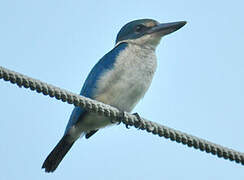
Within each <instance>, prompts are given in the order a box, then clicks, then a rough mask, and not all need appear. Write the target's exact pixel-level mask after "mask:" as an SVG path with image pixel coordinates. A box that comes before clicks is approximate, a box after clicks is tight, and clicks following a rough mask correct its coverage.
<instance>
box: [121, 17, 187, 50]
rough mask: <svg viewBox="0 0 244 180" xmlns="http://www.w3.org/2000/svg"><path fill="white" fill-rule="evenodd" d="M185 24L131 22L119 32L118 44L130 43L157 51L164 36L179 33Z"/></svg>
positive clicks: (149, 20) (146, 20) (150, 21)
mask: <svg viewBox="0 0 244 180" xmlns="http://www.w3.org/2000/svg"><path fill="white" fill-rule="evenodd" d="M185 24H186V21H179V22H171V23H159V22H157V21H155V20H153V19H139V20H135V21H131V22H129V23H127V24H126V25H124V26H123V27H122V28H121V30H120V31H119V33H118V35H117V38H116V44H118V43H121V42H128V43H134V44H137V45H139V46H143V47H149V48H153V49H155V48H156V47H157V45H158V44H159V42H160V40H161V38H162V37H163V36H165V35H167V34H170V33H172V32H174V31H177V30H178V29H180V28H181V27H183V26H184V25H185Z"/></svg>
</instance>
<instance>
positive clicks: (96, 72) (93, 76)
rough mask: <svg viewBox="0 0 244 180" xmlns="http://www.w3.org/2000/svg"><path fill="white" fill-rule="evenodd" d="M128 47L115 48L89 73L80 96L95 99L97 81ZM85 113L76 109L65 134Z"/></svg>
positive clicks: (122, 45)
mask: <svg viewBox="0 0 244 180" xmlns="http://www.w3.org/2000/svg"><path fill="white" fill-rule="evenodd" d="M127 46H128V44H127V43H121V44H119V45H118V46H116V47H115V48H113V49H112V50H111V51H110V52H108V53H107V54H105V55H104V56H103V57H102V58H101V59H100V60H99V61H98V63H97V64H96V65H95V66H94V67H93V68H92V70H91V72H90V73H89V75H88V77H87V78H86V81H85V83H84V85H83V87H82V89H81V92H80V95H82V96H85V97H88V98H93V97H94V90H95V89H96V88H97V80H99V79H100V77H101V76H102V74H103V73H104V72H105V71H107V70H109V69H111V68H112V67H113V65H114V63H115V61H116V57H117V56H118V55H119V54H120V53H121V51H123V50H124V49H125V48H126V47H127ZM84 113H85V110H84V109H82V108H81V107H75V108H74V109H73V112H72V114H71V116H70V119H69V122H68V124H67V126H66V129H65V134H66V133H67V131H68V130H69V128H70V127H71V126H73V125H74V124H75V123H77V121H78V120H81V119H82V118H81V116H82V115H83V114H84Z"/></svg>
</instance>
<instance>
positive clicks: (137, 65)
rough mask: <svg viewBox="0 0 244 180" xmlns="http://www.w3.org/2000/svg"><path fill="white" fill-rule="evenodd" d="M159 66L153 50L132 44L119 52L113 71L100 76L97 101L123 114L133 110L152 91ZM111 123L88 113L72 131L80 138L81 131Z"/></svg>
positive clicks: (96, 91) (106, 119)
mask: <svg viewBox="0 0 244 180" xmlns="http://www.w3.org/2000/svg"><path fill="white" fill-rule="evenodd" d="M156 66H157V63H156V55H155V52H154V50H152V49H144V48H141V47H140V46H138V45H134V44H129V45H128V47H127V48H126V49H125V50H123V51H122V52H120V54H119V55H118V57H117V58H116V62H115V64H114V66H113V68H111V69H110V70H108V71H106V72H104V74H103V75H101V77H100V79H99V80H98V82H97V85H96V87H97V88H96V89H95V91H94V94H96V95H95V97H94V99H96V100H98V101H101V102H103V103H106V104H109V105H112V106H114V107H117V108H118V109H120V110H121V111H127V112H130V111H132V109H133V108H134V107H135V105H136V104H137V103H138V101H139V100H140V99H141V98H142V97H143V96H144V94H145V92H146V91H147V89H148V88H149V86H150V84H151V81H152V78H153V75H154V72H155V70H156ZM109 124H111V123H110V119H108V118H106V117H103V116H99V115H97V114H95V113H89V114H87V115H86V116H85V117H84V118H83V120H82V121H81V122H80V123H78V126H77V127H74V130H72V131H74V132H73V134H77V135H75V136H76V137H78V136H79V135H80V133H81V132H89V131H90V130H95V129H99V128H102V127H104V126H107V125H109ZM75 129H76V130H75Z"/></svg>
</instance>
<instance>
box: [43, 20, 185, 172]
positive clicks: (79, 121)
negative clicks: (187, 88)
mask: <svg viewBox="0 0 244 180" xmlns="http://www.w3.org/2000/svg"><path fill="white" fill-rule="evenodd" d="M185 24H186V21H178V22H170V23H159V22H158V21H156V20H153V19H139V20H134V21H131V22H129V23H127V24H126V25H124V26H123V27H122V28H121V30H120V31H119V33H118V35H117V37H116V41H115V46H114V48H113V49H112V50H111V51H109V52H108V53H107V54H105V55H104V56H103V57H102V58H101V59H100V60H99V61H98V62H97V64H96V65H95V66H94V67H93V68H92V70H91V71H90V73H89V75H88V77H87V78H86V80H85V82H84V85H83V87H82V89H81V92H80V95H82V96H85V97H88V98H91V99H94V100H97V101H101V102H103V103H105V104H109V105H111V106H114V107H116V108H118V109H119V110H120V111H121V112H131V111H132V110H133V108H134V107H135V106H136V104H137V103H138V101H139V100H140V99H141V98H142V97H143V96H144V95H145V93H146V91H147V90H148V88H149V86H150V84H151V82H152V79H153V76H154V73H155V70H156V67H157V60H156V54H155V50H156V47H157V45H158V44H159V43H160V40H161V38H162V37H164V36H165V35H167V34H170V33H172V32H174V31H177V30H178V29H180V28H181V27H183V26H184V25H185ZM111 124H112V121H111V119H109V118H108V117H103V116H101V115H98V114H96V113H93V112H88V111H86V110H85V109H83V108H82V107H75V108H74V109H73V111H72V113H71V116H70V118H69V122H68V124H67V126H66V129H65V132H64V135H63V137H62V138H61V140H60V141H59V142H58V144H57V145H56V146H55V148H54V149H53V150H52V151H51V153H50V154H49V155H48V156H47V158H46V160H45V161H44V163H43V165H42V168H44V169H45V171H46V172H53V171H55V170H56V168H57V167H58V165H59V164H60V162H61V161H62V159H63V158H64V156H65V155H66V153H67V152H68V151H69V150H70V148H71V147H72V146H73V144H74V143H75V141H76V140H77V139H78V138H79V137H82V136H85V138H86V139H89V138H90V137H91V136H93V135H94V134H95V133H96V132H97V131H98V130H99V129H101V128H103V127H105V126H109V125H111Z"/></svg>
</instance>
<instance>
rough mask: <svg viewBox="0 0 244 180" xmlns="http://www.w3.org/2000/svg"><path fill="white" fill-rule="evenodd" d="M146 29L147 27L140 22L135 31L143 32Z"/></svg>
mask: <svg viewBox="0 0 244 180" xmlns="http://www.w3.org/2000/svg"><path fill="white" fill-rule="evenodd" d="M145 29H146V26H144V25H142V24H139V25H137V26H136V28H135V31H136V32H142V31H143V30H145Z"/></svg>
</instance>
